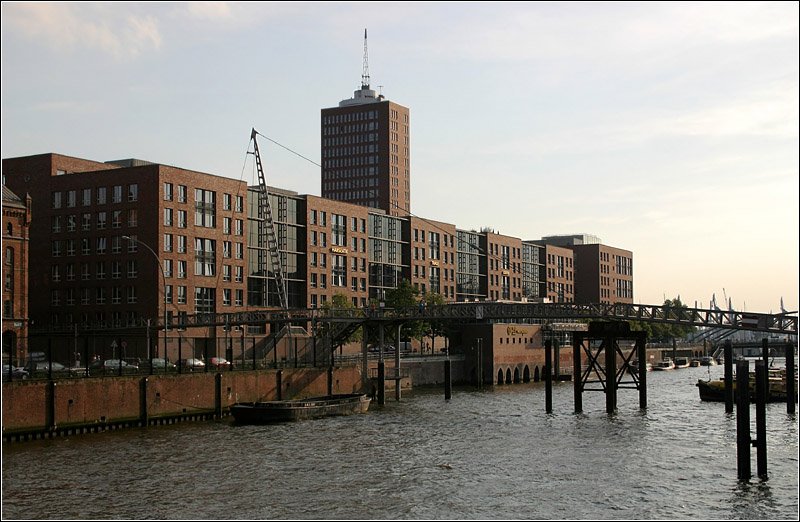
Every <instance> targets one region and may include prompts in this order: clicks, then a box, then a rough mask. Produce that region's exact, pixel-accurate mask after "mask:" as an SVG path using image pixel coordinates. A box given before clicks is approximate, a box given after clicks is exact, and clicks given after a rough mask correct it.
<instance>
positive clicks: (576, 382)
mask: <svg viewBox="0 0 800 522" xmlns="http://www.w3.org/2000/svg"><path fill="white" fill-rule="evenodd" d="M582 345H583V337H582V336H581V335H580V334H576V335H575V337H574V338H573V340H572V395H573V401H574V403H575V413H580V412H582V411H583V388H582V387H583V370H582V369H581V346H582Z"/></svg>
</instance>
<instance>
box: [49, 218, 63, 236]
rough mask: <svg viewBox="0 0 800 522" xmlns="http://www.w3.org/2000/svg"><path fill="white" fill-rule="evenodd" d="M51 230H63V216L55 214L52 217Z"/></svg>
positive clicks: (56, 231) (55, 231)
mask: <svg viewBox="0 0 800 522" xmlns="http://www.w3.org/2000/svg"><path fill="white" fill-rule="evenodd" d="M50 230H51V231H52V232H54V233H58V232H61V216H53V217H52V218H51V219H50Z"/></svg>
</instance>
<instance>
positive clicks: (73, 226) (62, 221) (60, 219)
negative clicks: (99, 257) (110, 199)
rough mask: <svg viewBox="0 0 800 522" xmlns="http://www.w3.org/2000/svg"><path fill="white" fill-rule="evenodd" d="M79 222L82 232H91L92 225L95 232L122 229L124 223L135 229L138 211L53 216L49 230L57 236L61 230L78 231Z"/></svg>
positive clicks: (137, 221)
mask: <svg viewBox="0 0 800 522" xmlns="http://www.w3.org/2000/svg"><path fill="white" fill-rule="evenodd" d="M109 218H110V222H109ZM79 220H80V229H81V230H82V231H84V232H88V231H91V230H92V224H94V228H95V230H105V229H106V228H108V227H111V228H122V224H123V223H126V224H127V226H128V227H130V228H135V227H137V226H138V225H139V211H138V210H137V209H135V208H129V209H126V210H112V211H110V212H106V211H105V210H102V211H99V212H95V213H92V212H84V213H83V214H68V215H54V216H51V217H50V230H51V231H52V232H53V233H54V234H58V233H60V232H61V231H62V230H63V231H65V232H75V231H76V230H77V229H78V226H79V225H78V223H79Z"/></svg>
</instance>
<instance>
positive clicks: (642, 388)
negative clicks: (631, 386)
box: [636, 332, 647, 410]
mask: <svg viewBox="0 0 800 522" xmlns="http://www.w3.org/2000/svg"><path fill="white" fill-rule="evenodd" d="M636 356H637V357H638V358H639V409H642V410H646V409H647V343H646V342H645V334H644V333H643V332H640V333H639V334H638V335H637V337H636Z"/></svg>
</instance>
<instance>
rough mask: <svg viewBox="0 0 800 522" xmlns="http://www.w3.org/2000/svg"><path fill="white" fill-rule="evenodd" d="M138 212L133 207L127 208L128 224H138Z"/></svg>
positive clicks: (130, 225) (131, 225)
mask: <svg viewBox="0 0 800 522" xmlns="http://www.w3.org/2000/svg"><path fill="white" fill-rule="evenodd" d="M138 221H139V219H138V213H137V211H136V209H135V208H131V209H128V226H129V227H135V226H137V225H138Z"/></svg>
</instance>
